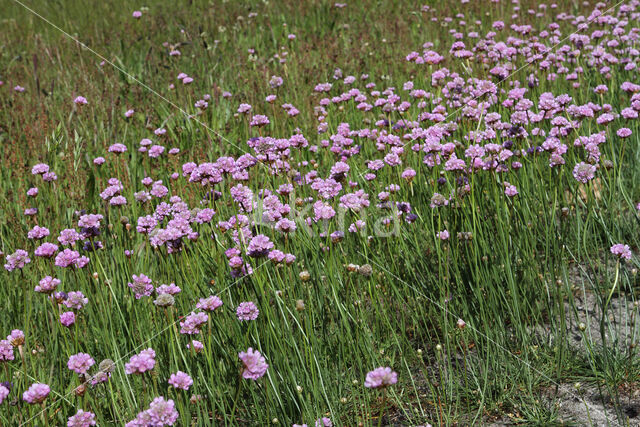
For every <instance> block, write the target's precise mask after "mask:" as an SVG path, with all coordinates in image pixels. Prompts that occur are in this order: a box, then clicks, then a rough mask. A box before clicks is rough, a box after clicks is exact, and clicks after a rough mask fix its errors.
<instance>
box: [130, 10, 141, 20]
mask: <svg viewBox="0 0 640 427" xmlns="http://www.w3.org/2000/svg"><path fill="white" fill-rule="evenodd" d="M131 16H133V17H134V18H135V19H140V18H141V17H142V12H140V11H139V10H134V11H133V13H132V14H131Z"/></svg>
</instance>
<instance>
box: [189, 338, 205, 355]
mask: <svg viewBox="0 0 640 427" xmlns="http://www.w3.org/2000/svg"><path fill="white" fill-rule="evenodd" d="M192 345H193V351H195V352H196V353H200V352H201V351H202V349H204V345H203V344H202V343H201V342H200V341H198V340H192V341H191V343H190V344H187V348H188V349H191V346H192Z"/></svg>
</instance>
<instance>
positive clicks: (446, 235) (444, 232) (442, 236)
mask: <svg viewBox="0 0 640 427" xmlns="http://www.w3.org/2000/svg"><path fill="white" fill-rule="evenodd" d="M436 236H437V237H438V239H440V240H449V231H447V230H442V231H438V234H437V235H436Z"/></svg>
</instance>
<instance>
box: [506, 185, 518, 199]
mask: <svg viewBox="0 0 640 427" xmlns="http://www.w3.org/2000/svg"><path fill="white" fill-rule="evenodd" d="M504 194H506V195H507V196H509V197H514V196H517V195H518V189H517V188H516V186H515V185H511V184H509V185H507V186H506V188H505V189H504Z"/></svg>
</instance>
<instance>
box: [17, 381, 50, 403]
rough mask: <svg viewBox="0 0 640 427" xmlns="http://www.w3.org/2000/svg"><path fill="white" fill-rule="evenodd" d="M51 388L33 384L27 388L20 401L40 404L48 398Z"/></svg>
mask: <svg viewBox="0 0 640 427" xmlns="http://www.w3.org/2000/svg"><path fill="white" fill-rule="evenodd" d="M50 392H51V388H50V387H49V386H48V385H46V384H41V383H35V384H32V385H31V387H29V390H27V391H25V392H24V393H23V394H22V400H24V401H25V402H27V403H31V404H36V403H42V402H44V400H45V399H46V398H47V396H49V393H50Z"/></svg>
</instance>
